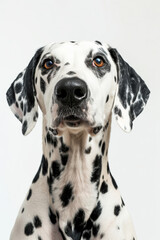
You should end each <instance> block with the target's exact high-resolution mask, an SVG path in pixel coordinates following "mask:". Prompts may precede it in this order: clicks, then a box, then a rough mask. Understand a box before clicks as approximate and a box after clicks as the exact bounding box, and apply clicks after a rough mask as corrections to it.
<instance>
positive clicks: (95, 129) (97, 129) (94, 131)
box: [93, 126, 102, 134]
mask: <svg viewBox="0 0 160 240" xmlns="http://www.w3.org/2000/svg"><path fill="white" fill-rule="evenodd" d="M101 129H102V126H99V127H95V128H94V129H93V133H94V134H97V133H98V132H99V131H100V130H101Z"/></svg>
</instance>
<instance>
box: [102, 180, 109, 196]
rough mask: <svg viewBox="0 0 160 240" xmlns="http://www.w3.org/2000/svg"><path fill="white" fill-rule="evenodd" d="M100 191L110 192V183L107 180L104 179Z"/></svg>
mask: <svg viewBox="0 0 160 240" xmlns="http://www.w3.org/2000/svg"><path fill="white" fill-rule="evenodd" d="M100 192H101V193H103V194H104V193H106V192H108V185H107V183H106V182H105V181H103V182H102V184H101V188H100Z"/></svg>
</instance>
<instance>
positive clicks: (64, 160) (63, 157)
mask: <svg viewBox="0 0 160 240" xmlns="http://www.w3.org/2000/svg"><path fill="white" fill-rule="evenodd" d="M67 161H68V155H63V154H61V162H62V164H63V165H64V166H65V165H66V164H67Z"/></svg>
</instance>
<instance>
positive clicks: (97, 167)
mask: <svg viewBox="0 0 160 240" xmlns="http://www.w3.org/2000/svg"><path fill="white" fill-rule="evenodd" d="M101 168H102V156H101V155H96V158H95V160H94V162H93V172H92V176H91V182H97V181H98V180H99V178H100V175H101Z"/></svg>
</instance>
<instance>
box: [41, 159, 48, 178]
mask: <svg viewBox="0 0 160 240" xmlns="http://www.w3.org/2000/svg"><path fill="white" fill-rule="evenodd" d="M47 172H48V161H47V158H45V156H44V155H43V156H42V174H43V175H44V176H45V175H46V174H47Z"/></svg>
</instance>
